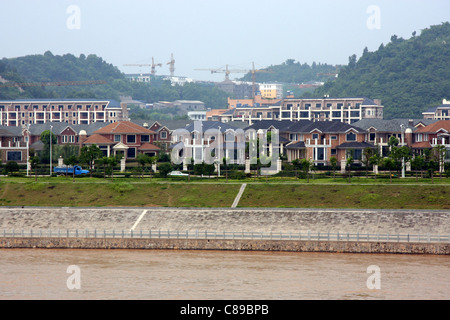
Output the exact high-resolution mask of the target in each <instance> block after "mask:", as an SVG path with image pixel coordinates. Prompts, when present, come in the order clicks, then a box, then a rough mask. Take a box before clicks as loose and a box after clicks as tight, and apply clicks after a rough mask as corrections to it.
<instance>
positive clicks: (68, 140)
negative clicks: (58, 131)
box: [62, 136, 75, 143]
mask: <svg viewBox="0 0 450 320" xmlns="http://www.w3.org/2000/svg"><path fill="white" fill-rule="evenodd" d="M62 142H63V143H74V142H75V136H62Z"/></svg>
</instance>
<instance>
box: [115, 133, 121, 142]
mask: <svg viewBox="0 0 450 320" xmlns="http://www.w3.org/2000/svg"><path fill="white" fill-rule="evenodd" d="M114 142H120V134H115V135H114Z"/></svg>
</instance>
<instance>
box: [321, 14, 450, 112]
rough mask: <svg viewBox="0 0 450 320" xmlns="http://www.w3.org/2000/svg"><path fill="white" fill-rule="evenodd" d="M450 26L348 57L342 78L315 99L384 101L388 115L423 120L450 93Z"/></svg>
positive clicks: (392, 40)
mask: <svg viewBox="0 0 450 320" xmlns="http://www.w3.org/2000/svg"><path fill="white" fill-rule="evenodd" d="M449 44H450V23H449V22H445V23H442V24H441V25H436V26H431V27H430V28H427V29H424V30H422V32H421V34H420V35H417V34H416V32H415V31H414V32H413V33H412V36H411V38H410V39H408V40H405V39H403V38H401V37H398V36H396V35H393V36H392V37H391V41H390V42H389V43H388V44H386V45H384V44H383V43H382V44H381V45H380V46H379V48H378V50H376V51H374V52H370V51H369V50H368V49H367V47H366V48H365V49H364V50H363V53H362V56H361V57H360V58H359V59H357V57H356V55H355V54H354V55H352V56H351V57H349V62H348V64H347V65H346V66H345V67H343V68H342V69H341V70H340V71H339V76H338V77H337V78H335V79H333V80H331V81H328V82H326V83H325V85H324V86H322V87H320V88H318V89H316V90H315V91H314V95H315V96H324V95H329V96H330V97H348V96H364V97H368V98H373V99H381V102H382V104H383V105H384V107H385V109H384V117H385V118H386V119H395V118H422V114H421V113H422V112H423V111H426V110H427V109H428V108H429V107H435V106H438V105H440V104H441V103H442V99H444V98H448V97H449V96H448V94H449V92H450V68H449V67H448V66H449V65H450V45H449Z"/></svg>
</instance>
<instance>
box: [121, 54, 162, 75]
mask: <svg viewBox="0 0 450 320" xmlns="http://www.w3.org/2000/svg"><path fill="white" fill-rule="evenodd" d="M124 66H125V67H151V68H152V69H151V70H152V71H151V74H152V75H154V74H155V73H156V67H162V64H161V63H155V59H154V58H153V57H152V64H124Z"/></svg>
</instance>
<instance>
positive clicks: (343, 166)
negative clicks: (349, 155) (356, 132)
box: [341, 157, 346, 173]
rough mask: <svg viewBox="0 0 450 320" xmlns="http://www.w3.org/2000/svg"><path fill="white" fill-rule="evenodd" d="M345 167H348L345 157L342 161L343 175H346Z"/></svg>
mask: <svg viewBox="0 0 450 320" xmlns="http://www.w3.org/2000/svg"><path fill="white" fill-rule="evenodd" d="M345 166H346V161H345V157H342V160H341V173H345Z"/></svg>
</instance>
